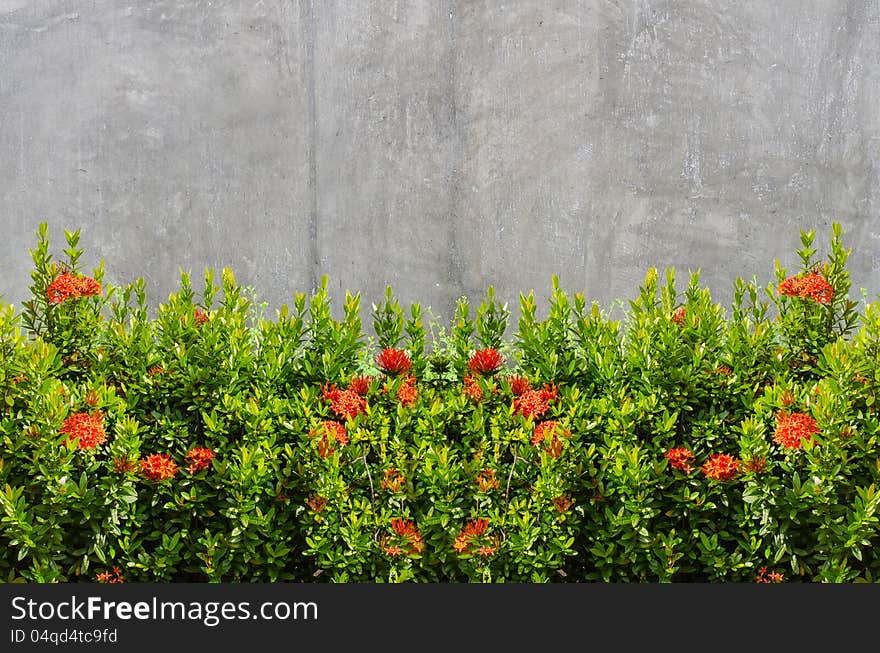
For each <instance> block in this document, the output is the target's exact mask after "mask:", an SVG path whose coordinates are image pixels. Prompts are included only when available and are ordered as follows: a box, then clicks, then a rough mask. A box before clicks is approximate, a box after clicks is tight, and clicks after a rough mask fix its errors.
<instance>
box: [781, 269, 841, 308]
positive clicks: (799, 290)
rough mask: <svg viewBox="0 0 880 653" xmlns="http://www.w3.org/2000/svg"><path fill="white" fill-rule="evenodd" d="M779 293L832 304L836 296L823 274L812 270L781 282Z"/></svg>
mask: <svg viewBox="0 0 880 653" xmlns="http://www.w3.org/2000/svg"><path fill="white" fill-rule="evenodd" d="M778 294H780V295H788V296H789V297H800V298H801V299H812V300H813V301H815V302H818V303H819V304H830V303H831V299H832V298H833V297H834V288H832V287H831V284H830V283H828V281H826V280H825V277H823V276H822V275H821V274H816V273H815V272H810V273H808V274H805V275H804V276H793V277H789V278H788V279H786V280H785V281H783V282H782V283H780V284H779V290H778Z"/></svg>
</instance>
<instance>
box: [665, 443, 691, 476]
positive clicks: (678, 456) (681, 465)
mask: <svg viewBox="0 0 880 653" xmlns="http://www.w3.org/2000/svg"><path fill="white" fill-rule="evenodd" d="M664 458H666V460H668V461H669V466H670V467H672V468H674V469H678V470H681V471H682V472H684V473H685V474H690V473H691V472H692V471H693V469H694V467H693V465H691V463H692V462H694V454H693V452H692V451H691V450H690V449H688V448H686V447H674V448H672V449H670V450H669V451H667V452H666V453H665V454H664Z"/></svg>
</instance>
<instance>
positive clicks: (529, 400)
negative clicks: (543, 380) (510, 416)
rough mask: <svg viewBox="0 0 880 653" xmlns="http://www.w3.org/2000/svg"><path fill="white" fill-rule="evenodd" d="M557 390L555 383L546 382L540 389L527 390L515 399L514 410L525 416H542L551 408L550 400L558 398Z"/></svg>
mask: <svg viewBox="0 0 880 653" xmlns="http://www.w3.org/2000/svg"><path fill="white" fill-rule="evenodd" d="M556 395H557V390H556V386H554V385H553V384H546V385H545V386H544V387H543V388H541V389H540V390H526V391H525V392H523V393H522V394H521V395H520V396H519V397H517V398H516V399H514V400H513V412H515V413H522V415H523V416H524V417H540V416H541V415H543V414H544V413H546V412H547V411H548V410H550V402H552V401H554V400H555V399H556Z"/></svg>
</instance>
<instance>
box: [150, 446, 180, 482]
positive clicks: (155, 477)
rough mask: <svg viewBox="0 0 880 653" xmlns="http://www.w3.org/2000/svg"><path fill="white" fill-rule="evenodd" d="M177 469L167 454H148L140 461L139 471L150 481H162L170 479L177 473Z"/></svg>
mask: <svg viewBox="0 0 880 653" xmlns="http://www.w3.org/2000/svg"><path fill="white" fill-rule="evenodd" d="M177 470H178V467H177V465H176V464H175V463H174V459H172V458H171V456H169V455H168V454H167V453H154V454H150V455H149V456H147V457H146V458H144V459H143V460H141V471H142V472H143V474H144V476H145V477H146V478H148V479H149V480H151V481H162V480H165V479H168V478H172V477H173V476H174V475H175V474H176V473H177Z"/></svg>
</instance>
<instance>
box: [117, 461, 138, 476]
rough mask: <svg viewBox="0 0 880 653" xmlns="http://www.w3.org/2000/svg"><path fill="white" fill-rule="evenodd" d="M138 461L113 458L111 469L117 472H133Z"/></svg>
mask: <svg viewBox="0 0 880 653" xmlns="http://www.w3.org/2000/svg"><path fill="white" fill-rule="evenodd" d="M138 463H140V461H139V460H129V459H128V458H114V459H113V471H114V472H116V473H117V474H125V473H126V472H133V471H134V470H136V469H137V468H138Z"/></svg>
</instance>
